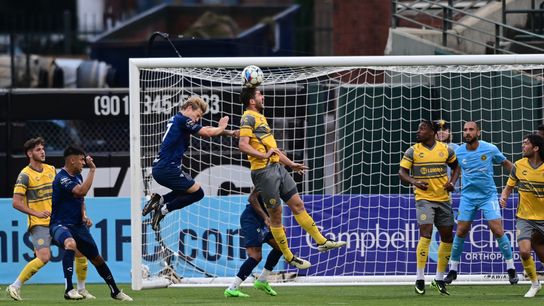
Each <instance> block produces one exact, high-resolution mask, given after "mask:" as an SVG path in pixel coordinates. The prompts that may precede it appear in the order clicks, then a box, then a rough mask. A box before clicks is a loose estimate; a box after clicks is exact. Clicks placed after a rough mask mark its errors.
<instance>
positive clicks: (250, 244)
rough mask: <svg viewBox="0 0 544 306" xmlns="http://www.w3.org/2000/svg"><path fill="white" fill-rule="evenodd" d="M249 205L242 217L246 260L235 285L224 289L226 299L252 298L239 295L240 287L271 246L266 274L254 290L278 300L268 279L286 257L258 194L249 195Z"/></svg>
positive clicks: (264, 270) (241, 225)
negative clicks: (283, 256)
mask: <svg viewBox="0 0 544 306" xmlns="http://www.w3.org/2000/svg"><path fill="white" fill-rule="evenodd" d="M248 201H249V204H248V205H247V206H246V209H245V210H244V212H243V213H242V215H241V216H240V227H241V228H242V236H244V241H245V248H246V252H247V255H248V256H247V259H246V260H245V261H244V263H243V264H242V266H241V267H240V270H239V271H238V274H236V277H235V278H234V281H233V282H232V284H231V285H230V286H229V287H228V288H227V289H225V291H224V293H223V294H224V295H225V297H249V295H248V294H245V293H243V292H242V291H240V285H241V284H242V282H243V281H244V280H246V278H247V277H248V276H249V275H250V274H251V272H252V271H253V269H254V268H255V267H256V266H257V265H258V264H259V262H260V261H261V259H262V257H263V253H262V245H263V244H265V243H268V244H269V245H270V246H271V247H272V250H271V251H270V253H268V257H267V258H266V263H265V265H264V269H263V272H262V273H261V275H260V276H259V278H258V279H257V280H255V283H254V284H253V287H255V288H256V289H259V290H262V291H264V292H265V293H266V294H268V295H271V296H276V295H277V293H276V291H274V289H272V287H270V284H269V283H268V276H269V275H270V272H272V270H273V269H274V267H275V266H276V265H277V264H278V261H279V260H280V258H281V256H282V255H283V254H282V253H281V251H280V248H279V246H278V244H277V242H276V240H274V236H272V233H271V232H270V216H269V215H268V213H267V212H266V208H265V206H264V201H263V198H262V197H261V196H260V194H259V192H258V191H257V190H253V192H252V193H251V194H250V195H249V198H248Z"/></svg>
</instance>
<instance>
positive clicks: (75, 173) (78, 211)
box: [49, 147, 132, 301]
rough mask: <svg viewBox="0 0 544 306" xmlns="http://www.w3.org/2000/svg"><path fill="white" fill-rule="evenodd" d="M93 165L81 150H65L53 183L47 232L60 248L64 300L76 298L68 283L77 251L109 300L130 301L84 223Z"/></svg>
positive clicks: (94, 167)
mask: <svg viewBox="0 0 544 306" xmlns="http://www.w3.org/2000/svg"><path fill="white" fill-rule="evenodd" d="M85 164H87V166H88V167H89V174H88V175H87V178H85V180H84V179H83V177H82V176H81V171H82V170H83V166H84V165H85ZM95 170H96V166H95V164H94V162H93V159H92V158H91V157H90V156H85V153H84V152H83V150H81V149H79V148H76V147H68V148H66V150H64V167H63V168H62V170H60V171H59V173H58V174H57V175H56V176H55V180H54V181H53V194H52V202H53V209H52V212H51V222H50V225H49V231H50V232H51V236H52V237H53V239H54V241H55V242H56V243H57V244H58V245H59V246H61V247H63V248H64V250H65V251H64V256H63V258H62V268H63V271H64V278H65V286H66V287H65V292H64V298H65V299H68V300H79V299H82V298H83V296H82V295H80V294H79V293H78V292H77V290H76V289H74V286H73V284H72V274H73V266H74V252H75V250H76V249H77V250H79V251H80V252H81V253H82V254H83V255H85V257H87V258H88V259H89V260H90V261H91V263H92V264H93V265H94V266H95V268H96V270H97V271H98V274H99V275H100V276H101V277H102V278H103V279H104V281H106V284H107V285H108V287H109V288H110V291H111V297H112V298H114V299H116V300H121V301H132V298H130V297H129V296H128V295H126V294H125V293H123V292H122V291H121V290H119V288H118V287H117V285H116V283H115V280H114V279H113V276H112V275H111V271H110V269H109V268H108V265H107V264H106V262H105V261H104V258H102V256H100V254H99V253H98V248H97V247H96V243H95V242H94V239H93V237H92V236H91V233H90V232H89V229H88V228H87V220H85V217H84V209H85V195H86V194H87V192H88V191H89V189H90V188H91V185H92V183H93V179H94V173H95Z"/></svg>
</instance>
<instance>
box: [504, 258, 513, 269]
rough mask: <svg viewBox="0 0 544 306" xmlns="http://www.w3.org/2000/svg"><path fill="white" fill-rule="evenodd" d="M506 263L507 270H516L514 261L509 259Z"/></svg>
mask: <svg viewBox="0 0 544 306" xmlns="http://www.w3.org/2000/svg"><path fill="white" fill-rule="evenodd" d="M505 261H506V269H515V267H514V259H507V260H505Z"/></svg>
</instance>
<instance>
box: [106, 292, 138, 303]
mask: <svg viewBox="0 0 544 306" xmlns="http://www.w3.org/2000/svg"><path fill="white" fill-rule="evenodd" d="M111 297H112V298H113V299H115V300H119V301H127V302H132V301H134V300H133V299H132V298H131V297H130V296H128V295H127V294H126V293H124V292H123V291H119V292H118V293H117V294H113V293H112V294H111Z"/></svg>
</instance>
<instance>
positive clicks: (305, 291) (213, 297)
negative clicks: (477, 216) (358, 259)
mask: <svg viewBox="0 0 544 306" xmlns="http://www.w3.org/2000/svg"><path fill="white" fill-rule="evenodd" d="M87 288H88V289H89V291H90V292H91V293H93V294H94V295H95V296H96V297H97V299H96V300H82V301H65V300H64V299H63V286H62V285H31V284H29V285H25V286H24V287H23V290H22V292H21V295H22V297H23V299H24V301H22V302H17V303H14V302H15V301H13V300H11V299H10V298H8V297H7V295H6V292H5V289H6V285H0V290H1V293H2V294H1V297H0V305H7V304H8V303H9V304H11V305H15V304H17V305H40V306H45V305H74V304H81V305H106V304H108V305H115V304H118V303H126V302H120V301H115V300H113V299H111V298H110V297H109V294H108V289H107V287H106V286H105V285H101V284H91V285H88V287H87ZM129 288H130V285H128V284H123V285H121V289H123V290H124V291H125V292H126V293H127V294H129V295H130V296H131V297H132V298H134V302H133V303H130V305H153V306H162V305H259V306H262V305H296V306H299V305H313V306H317V305H379V306H386V305H439V306H445V305H461V306H463V305H470V306H476V305H486V306H490V305H493V306H495V305H515V306H521V305H535V304H542V303H543V302H544V290H543V291H542V292H541V293H540V295H537V296H536V297H535V298H532V299H527V298H524V297H523V295H524V294H525V292H526V291H527V290H528V289H529V285H528V284H520V285H516V286H509V285H486V286H483V285H477V286H468V285H457V286H455V285H452V286H449V287H448V290H449V291H450V293H451V295H450V296H441V295H440V294H439V293H438V292H437V291H435V290H434V289H433V288H430V287H429V286H427V288H426V290H427V292H426V294H425V295H423V296H417V295H416V294H415V293H414V289H413V287H412V286H345V287H289V286H282V287H275V289H276V291H277V292H278V296H276V297H272V296H268V295H266V294H264V293H263V292H261V291H258V290H256V289H253V288H252V287H243V289H242V291H243V292H245V293H247V294H249V295H251V297H250V298H225V297H224V296H223V290H224V288H171V289H148V290H142V291H132V290H130V289H129Z"/></svg>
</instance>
